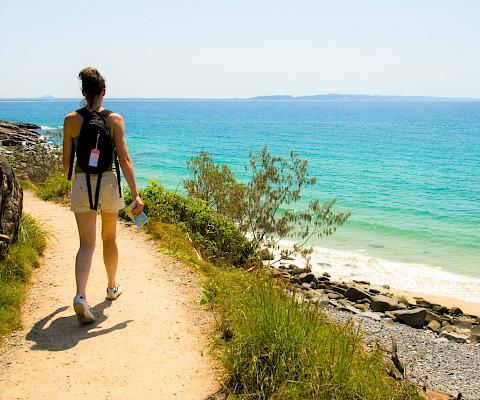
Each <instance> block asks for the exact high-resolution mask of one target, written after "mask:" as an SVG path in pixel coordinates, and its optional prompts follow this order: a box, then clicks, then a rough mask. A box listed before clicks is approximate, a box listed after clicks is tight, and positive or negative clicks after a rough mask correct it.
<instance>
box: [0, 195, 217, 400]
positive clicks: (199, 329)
mask: <svg viewBox="0 0 480 400" xmlns="http://www.w3.org/2000/svg"><path fill="white" fill-rule="evenodd" d="M24 209H25V211H26V212H27V213H29V214H31V215H33V216H34V217H35V218H37V219H38V220H39V221H40V222H42V223H43V225H44V226H45V227H46V228H47V229H48V231H49V232H50V233H51V234H52V235H53V236H52V239H51V240H50V244H49V246H48V248H47V250H46V253H45V257H44V263H43V265H42V266H41V267H40V268H39V269H37V270H36V272H35V274H34V276H33V279H32V281H33V282H32V283H33V284H32V285H31V287H30V289H29V292H28V300H27V302H26V304H25V306H24V311H23V315H24V317H23V320H24V329H23V330H21V331H19V332H16V333H15V334H14V335H13V336H12V337H11V338H10V339H9V340H7V343H6V344H5V345H4V347H3V348H2V349H1V351H0V399H2V400H7V399H8V400H13V399H37V400H38V399H40V400H53V399H64V400H66V399H95V400H99V399H118V400H123V399H142V400H146V399H168V400H170V399H192V400H203V399H206V398H208V396H209V395H211V394H212V393H214V392H216V391H217V390H218V388H219V386H220V385H219V380H218V376H219V369H218V366H217V365H216V364H215V363H214V361H213V360H212V358H211V356H210V355H209V354H208V341H209V334H210V332H211V329H212V318H213V317H212V315H211V314H210V313H209V312H207V311H205V310H202V307H201V306H200V305H199V298H200V296H201V288H200V279H201V277H200V276H199V275H198V273H196V272H195V271H192V270H191V269H190V268H189V267H188V266H185V265H183V264H182V263H181V262H179V261H177V260H175V259H173V258H171V257H169V256H167V255H165V254H162V253H161V252H159V251H158V250H157V249H156V247H155V244H154V243H153V242H152V241H151V240H150V239H149V238H148V237H147V235H145V234H144V233H143V232H141V231H138V230H136V229H135V228H129V227H127V226H125V225H124V224H123V223H120V224H119V227H118V228H119V231H118V243H119V251H120V263H119V274H118V276H119V281H120V283H121V284H122V287H123V289H124V293H123V295H122V296H120V298H119V299H118V300H117V301H114V302H110V301H106V300H105V287H106V275H105V269H104V266H103V262H102V246H101V240H100V238H99V237H97V249H96V251H95V255H94V261H93V265H92V270H91V273H90V280H89V285H88V288H87V297H88V301H89V304H90V305H91V306H92V307H94V310H95V314H96V315H97V321H96V322H95V323H94V324H90V325H83V326H79V325H78V323H77V319H76V317H75V315H74V311H73V308H72V306H71V303H72V298H73V295H74V294H75V293H74V292H75V283H74V259H75V255H76V251H77V246H78V235H77V230H76V225H75V220H74V216H73V214H72V213H71V212H70V211H69V210H68V209H67V208H65V207H62V206H59V205H56V204H53V203H50V202H44V201H41V200H39V199H37V198H35V197H34V196H33V195H32V194H31V193H25V201H24ZM99 232H100V218H98V226H97V235H98V234H99Z"/></svg>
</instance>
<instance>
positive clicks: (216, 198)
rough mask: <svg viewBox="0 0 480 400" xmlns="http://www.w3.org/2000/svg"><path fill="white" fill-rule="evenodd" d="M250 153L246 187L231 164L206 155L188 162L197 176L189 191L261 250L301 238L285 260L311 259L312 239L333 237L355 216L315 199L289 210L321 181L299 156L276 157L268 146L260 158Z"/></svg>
mask: <svg viewBox="0 0 480 400" xmlns="http://www.w3.org/2000/svg"><path fill="white" fill-rule="evenodd" d="M249 154H250V163H249V164H248V165H247V166H246V167H245V169H246V171H247V172H250V174H251V176H250V180H249V181H248V183H247V184H243V183H238V182H237V181H236V179H235V175H234V174H233V172H232V171H231V170H230V169H229V167H228V166H226V165H222V166H221V167H220V166H219V165H217V164H215V163H214V161H213V160H212V159H211V158H210V157H209V156H208V155H207V154H206V153H204V152H201V153H200V154H199V155H198V156H197V157H196V158H193V159H191V160H190V161H189V162H188V168H189V169H190V171H191V172H192V174H193V177H192V179H189V180H186V181H185V188H186V189H187V191H188V194H189V195H190V196H193V197H198V198H201V199H203V200H205V201H206V202H207V203H208V204H209V205H210V206H211V207H213V208H215V209H216V210H217V211H219V212H221V213H223V214H225V215H227V216H229V217H230V218H232V219H233V221H234V222H235V223H236V224H237V226H238V228H239V229H240V230H241V231H242V233H244V234H246V235H248V236H249V237H250V238H251V241H252V244H253V245H254V246H255V247H256V248H258V247H261V246H267V247H275V246H277V245H278V242H279V241H280V240H282V239H284V238H286V237H297V238H299V239H300V241H299V242H298V243H297V244H295V246H294V248H293V249H292V250H291V251H288V252H287V251H285V252H284V253H283V256H287V255H289V254H291V253H295V252H300V253H301V254H302V255H303V256H306V255H307V254H308V253H309V252H311V248H309V247H308V246H307V243H308V241H309V239H311V238H312V237H314V236H316V237H322V236H328V235H331V234H333V233H334V232H335V230H336V228H337V227H338V226H340V225H342V224H343V223H344V222H345V221H346V220H347V218H348V217H349V216H350V213H345V212H338V213H337V212H334V211H333V206H334V204H335V199H332V200H330V201H327V202H325V203H322V202H320V200H313V201H311V202H310V203H309V204H308V207H307V208H306V209H305V210H301V211H296V210H294V209H292V208H290V207H289V206H291V205H293V204H294V203H296V202H298V201H299V200H300V199H301V193H302V190H303V189H304V188H305V187H307V186H311V185H314V184H315V183H316V178H315V177H311V176H310V175H309V174H308V170H307V164H308V162H307V160H304V159H302V158H300V157H299V156H298V154H297V153H296V152H294V151H292V152H291V153H290V158H289V159H285V158H282V157H279V156H272V155H271V154H270V151H269V149H268V146H266V145H265V146H264V147H263V149H262V150H261V151H260V152H259V154H258V155H257V154H255V153H253V152H252V151H250V153H249Z"/></svg>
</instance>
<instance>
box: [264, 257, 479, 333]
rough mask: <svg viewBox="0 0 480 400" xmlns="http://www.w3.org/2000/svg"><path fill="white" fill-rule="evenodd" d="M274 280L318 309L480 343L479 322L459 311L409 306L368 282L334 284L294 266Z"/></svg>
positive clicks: (278, 270) (431, 305) (420, 304)
mask: <svg viewBox="0 0 480 400" xmlns="http://www.w3.org/2000/svg"><path fill="white" fill-rule="evenodd" d="M271 273H272V275H273V276H274V277H276V278H279V279H285V280H286V281H287V282H288V283H289V284H290V286H291V287H292V288H294V290H295V291H297V292H299V293H301V294H302V295H303V296H305V297H306V298H310V299H311V301H313V302H314V303H316V304H317V305H318V306H319V307H321V308H324V307H332V306H333V307H334V309H335V310H338V311H344V312H350V313H352V314H356V315H360V316H362V317H365V318H369V319H374V320H377V321H384V322H385V324H394V323H396V322H399V323H402V324H405V325H408V326H411V327H412V328H416V329H422V328H424V329H428V330H429V331H431V332H432V333H435V334H438V335H439V337H441V338H444V339H448V340H451V341H455V342H458V343H478V342H480V318H479V317H478V316H473V315H465V314H464V313H463V312H462V310H460V309H459V308H458V307H453V308H450V309H449V308H447V307H444V306H442V305H440V304H434V303H431V302H429V301H427V300H425V299H423V298H421V297H418V298H416V304H410V303H409V302H408V301H407V300H406V299H405V298H404V297H396V296H394V295H393V294H392V293H390V292H389V291H388V289H389V287H388V286H387V287H381V288H380V289H386V290H379V289H378V288H373V287H371V285H370V283H369V282H367V281H354V282H350V283H345V282H334V281H331V280H330V276H329V275H328V274H322V275H320V276H316V275H315V274H314V273H312V272H311V271H310V270H309V269H305V268H298V267H297V266H296V265H295V264H291V263H289V264H288V266H287V265H280V267H277V268H275V267H274V268H272V269H271Z"/></svg>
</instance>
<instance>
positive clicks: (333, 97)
mask: <svg viewBox="0 0 480 400" xmlns="http://www.w3.org/2000/svg"><path fill="white" fill-rule="evenodd" d="M76 100H78V101H81V100H82V99H81V98H65V97H54V96H51V95H45V96H41V97H12V98H2V97H0V101H76ZM108 100H113V101H129V100H130V101H132V100H135V101H149V100H159V101H162V100H163V101H166V100H170V101H172V100H177V101H185V100H190V101H192V100H197V101H206V100H208V101H218V100H221V101H227V100H231V101H329V102H330V101H339V102H340V101H361V102H379V101H380V102H407V101H480V98H475V97H435V96H396V95H369V94H340V93H328V94H315V95H307V96H291V95H266V96H255V97H248V98H240V97H235V98H206V97H205V98H195V97H191V98H181V97H111V98H109V99H108Z"/></svg>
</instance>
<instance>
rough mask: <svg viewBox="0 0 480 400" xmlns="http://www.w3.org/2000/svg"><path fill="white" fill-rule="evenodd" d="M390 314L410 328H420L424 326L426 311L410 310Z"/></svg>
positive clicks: (422, 309) (423, 309)
mask: <svg viewBox="0 0 480 400" xmlns="http://www.w3.org/2000/svg"><path fill="white" fill-rule="evenodd" d="M392 314H393V315H394V316H395V317H396V318H397V320H399V321H400V322H402V323H404V324H405V325H408V326H411V327H412V328H421V327H422V326H423V325H425V316H426V315H427V310H426V309H425V308H412V309H411V310H398V311H393V312H392Z"/></svg>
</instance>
